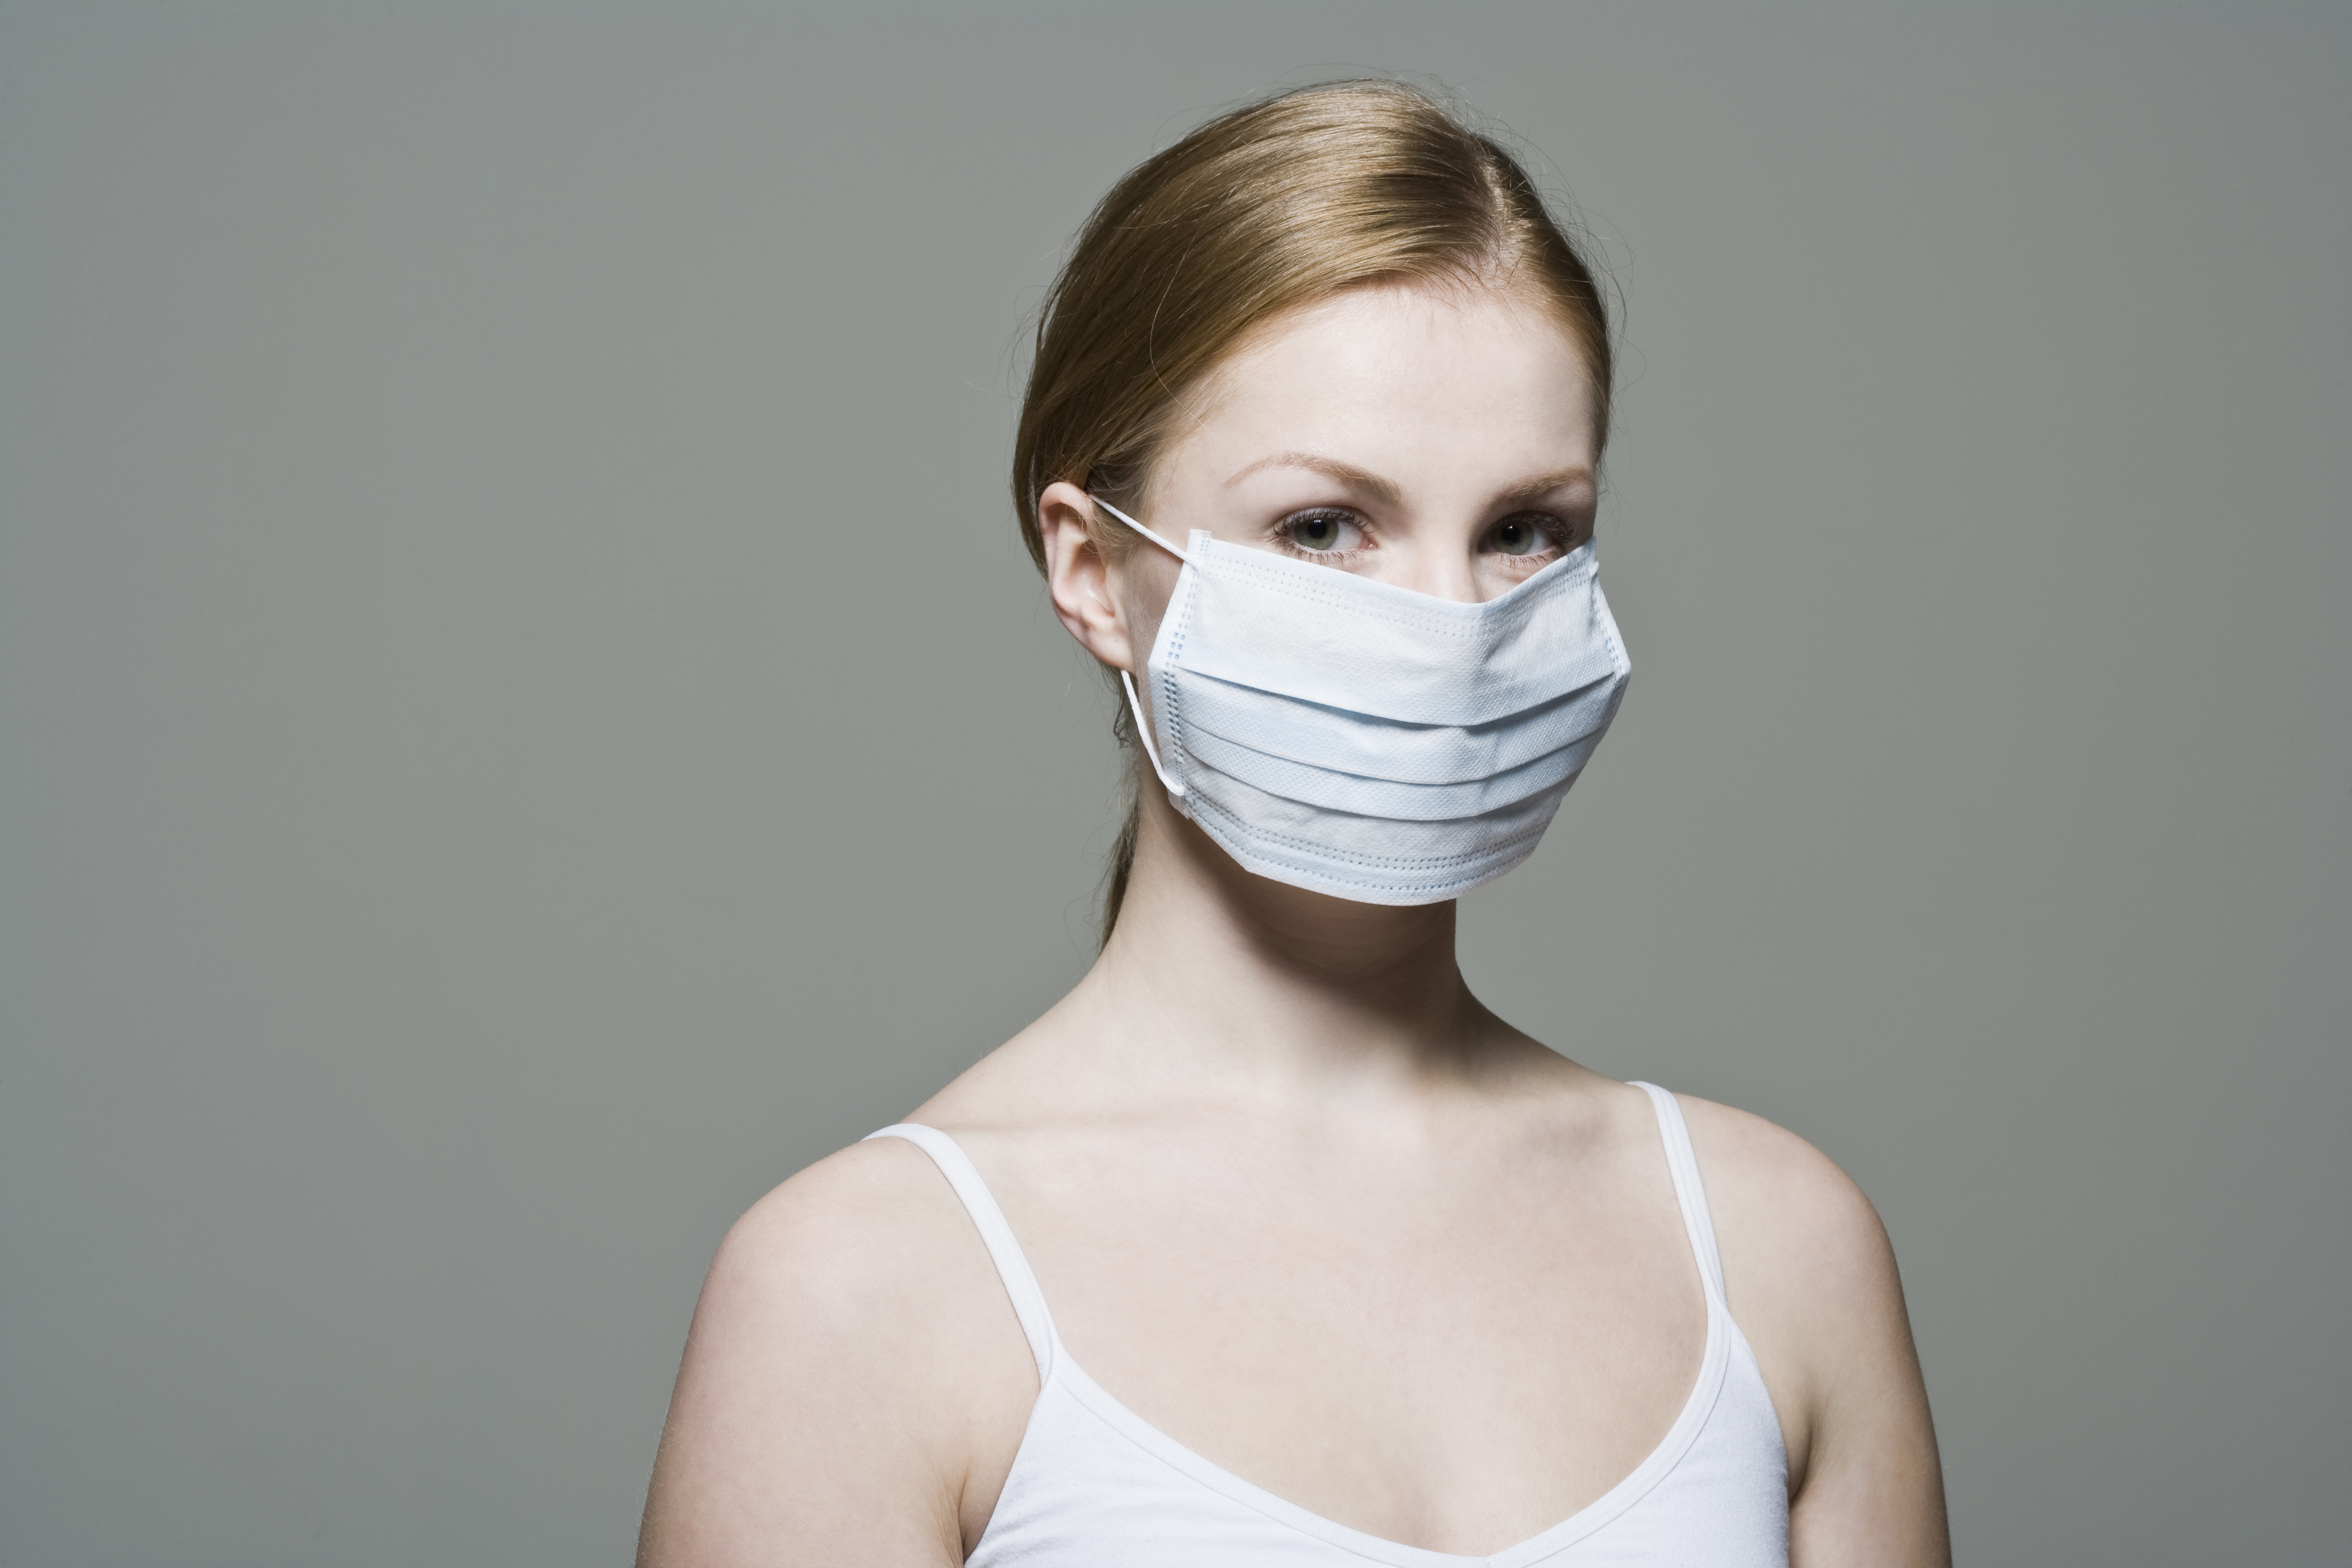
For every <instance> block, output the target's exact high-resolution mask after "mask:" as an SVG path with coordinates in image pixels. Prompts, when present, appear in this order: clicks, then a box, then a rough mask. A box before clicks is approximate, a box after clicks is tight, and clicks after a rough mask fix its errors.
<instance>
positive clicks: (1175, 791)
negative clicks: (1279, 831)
mask: <svg viewBox="0 0 2352 1568" xmlns="http://www.w3.org/2000/svg"><path fill="white" fill-rule="evenodd" d="M1087 500H1090V501H1093V502H1094V503H1095V505H1097V506H1098V507H1100V508H1102V509H1103V510H1105V511H1107V512H1108V513H1110V514H1111V516H1113V517H1115V518H1117V519H1118V520H1119V521H1121V522H1123V523H1125V524H1127V526H1128V527H1129V528H1131V529H1133V530H1135V531H1136V532H1138V533H1139V534H1141V535H1143V537H1144V538H1146V539H1148V540H1150V541H1151V542H1152V543H1154V544H1157V545H1158V546H1160V549H1162V550H1165V551H1166V552H1168V553H1169V554H1171V555H1173V556H1174V557H1176V559H1177V560H1179V561H1181V562H1182V563H1184V564H1185V565H1187V566H1190V565H1191V564H1192V557H1191V556H1189V555H1187V554H1185V553H1184V552H1182V551H1181V550H1179V549H1177V548H1176V547H1175V546H1174V545H1172V544H1171V543H1169V542H1167V541H1166V540H1164V539H1162V538H1160V536H1159V535H1158V534H1156V533H1154V532H1152V531H1150V529H1148V528H1146V527H1144V526H1143V524H1141V523H1139V522H1138V521H1135V519H1133V518H1131V517H1129V516H1128V515H1127V513H1125V512H1123V511H1121V510H1118V508H1117V507H1115V506H1113V505H1111V504H1110V502H1108V501H1107V500H1102V499H1100V498H1099V497H1096V496H1088V497H1087ZM1118 683H1119V684H1120V685H1121V686H1123V687H1125V688H1127V708H1128V711H1129V712H1130V713H1132V714H1134V715H1135V734H1136V738H1137V739H1138V740H1139V741H1141V742H1143V754H1144V755H1145V756H1146V757H1147V758H1149V759H1150V762H1151V771H1152V773H1153V774H1154V775H1155V776H1157V777H1158V778H1159V780H1160V788H1162V789H1164V790H1166V791H1167V792H1168V795H1169V798H1170V799H1171V800H1174V801H1176V802H1178V803H1179V805H1178V809H1179V810H1181V809H1182V805H1181V803H1182V801H1183V799H1184V786H1183V785H1182V784H1178V783H1177V782H1176V781H1175V780H1174V779H1171V778H1170V777H1169V776H1168V770H1167V769H1166V768H1163V767H1161V766H1160V749H1159V748H1158V747H1157V746H1154V745H1153V744H1152V743H1151V725H1150V722H1149V721H1146V720H1145V718H1144V717H1143V702H1142V700H1141V699H1139V697H1137V696H1136V694H1135V678H1134V677H1133V676H1131V675H1129V674H1128V672H1127V671H1125V670H1123V669H1122V670H1120V671H1119V672H1118ZM1187 815H1190V814H1189V813H1188V814H1187Z"/></svg>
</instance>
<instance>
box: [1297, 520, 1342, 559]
mask: <svg viewBox="0 0 2352 1568" xmlns="http://www.w3.org/2000/svg"><path fill="white" fill-rule="evenodd" d="M1341 526H1342V524H1341V523H1340V521H1339V519H1338V518H1337V517H1334V516H1333V515H1332V514H1330V513H1329V512H1322V513H1319V514H1313V515H1309V516H1307V517H1302V518H1299V519H1298V520H1297V521H1295V522H1293V523H1292V524H1291V525H1290V542H1292V543H1293V544H1296V545H1297V546H1298V548H1299V549H1301V550H1337V549H1338V548H1339V530H1340V528H1341Z"/></svg>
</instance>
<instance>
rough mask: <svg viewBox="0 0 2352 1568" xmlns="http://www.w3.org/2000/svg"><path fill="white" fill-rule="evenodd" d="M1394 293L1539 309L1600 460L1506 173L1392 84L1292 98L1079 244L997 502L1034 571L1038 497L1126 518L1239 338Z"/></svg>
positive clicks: (1558, 253)
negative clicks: (1457, 295)
mask: <svg viewBox="0 0 2352 1568" xmlns="http://www.w3.org/2000/svg"><path fill="white" fill-rule="evenodd" d="M1401 282H1402V283H1418V284H1430V285H1437V286H1441V287H1451V288H1499V289H1508V290H1510V291H1512V292H1514V293H1517V294H1519V295H1521V296H1522V297H1524V298H1526V299H1528V300H1530V301H1532V302H1533V303H1535V304H1537V305H1538V306H1539V307H1541V308H1543V309H1545V310H1548V311H1549V313H1550V314H1551V315H1552V316H1553V317H1554V318H1555V319H1556V320H1557V321H1559V325H1560V326H1561V327H1562V328H1563V329H1564V330H1565V331H1567V332H1568V334H1569V336H1570V339H1571V341H1573V342H1575V343H1576V344H1577V346H1578V348H1579V349H1580V351H1581V352H1582V353H1583V355H1584V359H1585V363H1586V364H1587V365H1588V366H1590V367H1591V373H1592V384H1593V393H1594V397H1593V407H1594V415H1593V418H1594V424H1595V426H1596V428H1595V431H1594V438H1595V444H1596V447H1598V446H1599V445H1600V444H1601V443H1604V442H1605V441H1606V439H1607V436H1608V429H1609V395H1610V387H1611V377H1612V363H1611V354H1610V342H1609V315H1608V308H1607V305H1606V303H1605V301H1604V300H1603V299H1602V296H1601V289H1600V286H1599V283H1598V282H1597V280H1596V279H1595V277H1594V274H1593V271H1592V268H1591V267H1590V266H1588V265H1587V264H1586V262H1585V259H1584V258H1583V256H1582V255H1581V254H1580V252H1579V251H1578V249H1577V247H1576V246H1575V245H1574V244H1572V243H1571V242H1570V239H1569V237H1568V235H1567V234H1566V233H1565V232H1564V231H1563V229H1562V227H1561V226H1560V225H1559V223H1558V222H1557V221H1555V219H1554V218H1553V217H1552V216H1551V215H1550V213H1549V212H1548V211H1547V210H1546V208H1545V205H1544V201H1543V198H1542V196H1541V195H1539V194H1538V192H1537V190H1536V187H1535V184H1534V182H1533V181H1531V180H1529V179H1528V174H1527V172H1526V171H1525V170H1524V169H1522V168H1521V167H1520V166H1519V164H1518V163H1517V160H1516V159H1514V158H1513V157H1512V156H1511V155H1510V154H1509V153H1507V152H1505V151H1504V150H1503V148H1502V146H1501V145H1500V144H1499V143H1497V142H1496V141H1495V140H1494V139H1493V138H1491V137H1488V136H1485V135H1482V134H1480V133H1478V132H1475V131H1473V130H1471V129H1470V128H1469V127H1468V126H1466V125H1465V124H1463V123H1462V121H1460V120H1458V119H1457V118H1455V117H1454V115H1453V114H1451V113H1449V112H1448V111H1447V110H1445V108H1444V106H1442V105H1440V104H1439V103H1437V102H1436V101H1435V100H1433V99H1431V98H1430V97H1429V96H1428V95H1427V94H1425V93H1423V92H1420V91H1417V90H1416V89H1412V88H1410V87H1406V86H1404V85H1402V84H1400V83H1396V82H1389V81H1344V82H1333V83H1328V84H1326V85H1324V86H1320V87H1309V88H1302V89H1297V90H1295V91H1291V92H1285V93H1280V94H1277V95H1276V96H1275V97H1272V98H1269V99H1265V100H1262V101H1260V102H1256V103H1253V104H1249V105H1246V106H1244V107H1243V108H1241V109H1237V110H1233V111H1231V112H1230V113H1226V114H1223V115H1220V116H1218V117H1217V118H1216V119H1214V120H1212V121H1209V122H1208V123H1207V124H1205V125H1202V127H1200V128H1199V129H1198V130H1196V131H1194V132H1192V134H1191V135H1189V136H1186V137H1185V138H1184V139H1183V140H1181V142H1177V143H1176V144H1175V145H1174V146H1172V147H1170V148H1169V149H1168V150H1167V151H1165V152H1163V153H1159V154H1157V155H1156V156H1154V157H1152V158H1150V159H1149V160H1147V161H1146V162H1145V163H1142V164H1141V165H1140V166H1139V167H1138V168H1136V169H1135V170H1134V171H1133V172H1132V173H1130V174H1129V175H1128V176H1127V177H1126V178H1125V179H1123V180H1121V181H1119V183H1118V184H1116V185H1114V186H1112V187H1111V190H1110V194H1109V195H1106V196H1104V197H1103V199H1102V201H1101V203H1100V205H1097V207H1096V208H1095V210H1094V213H1093V216H1090V217H1088V218H1087V223H1086V226H1085V227H1084V228H1082V229H1080V230H1079V232H1078V237H1077V243H1076V246H1075V247H1073V249H1072V251H1071V253H1070V258H1069V260H1068V261H1067V262H1066V264H1065V265H1064V266H1063V268H1062V272H1061V276H1060V277H1058V278H1056V279H1055V280H1054V285H1053V288H1052V289H1049V290H1048V291H1047V293H1046V296H1045V306H1044V309H1043V310H1042V312H1041V313H1040V316H1039V320H1038V323H1037V341H1036V351H1035V355H1034V359H1033V360H1032V361H1031V363H1030V370H1029V385H1028V392H1027V395H1026V396H1025V397H1024V400H1023V402H1022V406H1021V423H1020V426H1019V430H1018V433H1017V435H1016V436H1015V437H1014V440H1013V504H1014V506H1015V508H1016V509H1017V510H1018V512H1019V515H1020V519H1021V533H1022V538H1023V539H1024V541H1025V542H1027V544H1028V546H1029V553H1030V555H1031V557H1032V558H1034V560H1035V561H1036V563H1037V565H1038V569H1039V570H1040V571H1043V570H1044V569H1045V541H1044V539H1043V537H1042V535H1041V534H1040V531H1039V528H1038V520H1037V499H1038V497H1039V496H1040V495H1041V494H1042V493H1043V492H1044V490H1045V487H1046V486H1047V485H1049V484H1052V483H1054V482H1055V481H1056V480H1063V479H1066V480H1068V481H1069V482H1070V483H1072V484H1075V485H1077V486H1078V487H1079V488H1081V489H1085V490H1087V492H1089V493H1090V494H1093V495H1097V496H1101V497H1103V498H1104V499H1106V500H1110V501H1111V502H1112V503H1114V504H1116V505H1122V506H1125V507H1127V508H1128V509H1129V510H1134V508H1136V507H1138V506H1140V505H1141V503H1142V492H1143V489H1144V488H1145V486H1146V484H1147V483H1148V481H1149V479H1150V466H1151V461H1152V458H1153V457H1154V455H1155V453H1156V450H1157V448H1158V447H1159V445H1160V440H1161V438H1162V437H1163V435H1164V433H1165V429H1166V426H1167V423H1168V420H1169V416H1171V414H1172V413H1173V412H1174V410H1175V408H1176V407H1177V405H1178V404H1179V402H1180V401H1181V398H1182V397H1183V395H1185V394H1186V393H1187V392H1188V391H1190V390H1191V389H1192V387H1194V386H1195V385H1197V384H1199V382H1200V380H1201V378H1202V376H1204V375H1205V374H1207V373H1208V372H1209V371H1210V370H1211V369H1213V367H1214V366H1215V365H1216V364H1217V363H1219V362H1220V361H1221V360H1223V358H1224V357H1225V356H1226V355H1227V354H1228V353H1231V352H1232V351H1233V350H1234V348H1235V347H1237V346H1238V345H1239V344H1240V342H1241V341H1242V340H1243V339H1244V338H1245V337H1246V336H1248V335H1249V334H1250V333H1251V332H1252V331H1255V329H1257V328H1259V327H1261V326H1263V325H1264V324H1265V323H1266V322H1268V321H1272V320H1273V319H1275V318H1276V317H1277V316H1280V315H1282V314H1284V313H1285V312H1286V311H1289V310H1295V309H1297V308H1298V307H1300V306H1303V305H1306V304H1308V303H1310V302H1312V301H1315V300H1321V299H1324V298H1327V297H1328V296H1329V295H1332V294H1335V293H1337V292H1339V290H1341V289H1350V288H1357V287H1361V286H1364V285H1369V284H1379V283H1401ZM1091 521H1092V525H1093V526H1094V527H1096V528H1097V530H1099V529H1100V527H1101V525H1102V523H1103V521H1104V520H1102V519H1100V518H1095V519H1093V520H1091ZM1094 541H1095V544H1096V547H1097V548H1098V549H1100V550H1102V551H1104V552H1105V553H1107V554H1110V555H1114V556H1116V555H1118V554H1121V553H1123V552H1125V551H1126V550H1127V549H1129V548H1130V547H1131V542H1132V541H1131V536H1129V535H1128V534H1127V532H1126V531H1125V530H1124V529H1118V530H1116V531H1114V532H1111V533H1105V532H1101V531H1097V532H1096V533H1095V535H1094ZM1113 728H1114V731H1115V732H1116V733H1117V734H1118V739H1119V741H1120V743H1121V744H1122V745H1124V746H1125V747H1126V748H1127V749H1128V752H1129V801H1128V806H1127V813H1126V819H1125V824H1124V826H1122V827H1121V828H1120V830H1119V835H1118V840H1117V842H1116V844H1115V845H1114V846H1113V848H1112V851H1111V864H1110V867H1109V868H1108V873H1107V874H1106V876H1105V879H1104V887H1103V903H1102V933H1101V934H1102V940H1103V941H1105V942H1108V940H1109V938H1110V933H1111V930H1112V928H1113V927H1114V926H1115V925H1116V924H1117V923H1118V910H1119V905H1120V903H1121V902H1122V900H1124V899H1125V897H1126V894H1127V880H1128V874H1129V870H1130V868H1132V866H1133V864H1134V858H1135V837H1136V828H1137V823H1138V820H1139V813H1138V805H1137V802H1136V800H1135V798H1134V794H1133V790H1134V784H1135V775H1134V767H1133V763H1134V750H1135V741H1134V731H1133V726H1132V724H1131V722H1130V721H1129V717H1128V713H1127V710H1126V707H1125V705H1124V704H1121V705H1120V707H1119V708H1118V719H1117V720H1116V721H1114V725H1113Z"/></svg>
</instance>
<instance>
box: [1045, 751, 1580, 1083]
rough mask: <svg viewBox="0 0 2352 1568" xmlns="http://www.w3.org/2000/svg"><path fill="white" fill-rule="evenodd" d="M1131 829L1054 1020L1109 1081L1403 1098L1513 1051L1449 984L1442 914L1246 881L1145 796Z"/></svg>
mask: <svg viewBox="0 0 2352 1568" xmlns="http://www.w3.org/2000/svg"><path fill="white" fill-rule="evenodd" d="M1064 1007H1065V1008H1074V1009H1076V1010H1077V1011H1078V1012H1079V1013H1080V1014H1081V1015H1082V1016H1085V1017H1086V1018H1087V1025H1088V1027H1087V1034H1088V1036H1090V1037H1092V1038H1094V1039H1095V1040H1097V1041H1098V1042H1101V1043H1102V1045H1103V1046H1104V1047H1108V1050H1109V1051H1110V1052H1111V1053H1112V1054H1113V1055H1114V1057H1115V1058H1127V1059H1125V1060H1121V1061H1117V1063H1116V1066H1115V1067H1114V1070H1116V1071H1118V1073H1119V1075H1120V1076H1121V1077H1129V1076H1130V1075H1135V1074H1140V1075H1142V1076H1143V1077H1144V1078H1145V1079H1149V1080H1150V1081H1151V1083H1152V1085H1153V1086H1154V1092H1159V1091H1160V1089H1165V1088H1169V1087H1172V1086H1176V1085H1181V1086H1182V1089H1183V1090H1184V1091H1185V1093H1184V1097H1185V1098H1193V1097H1197V1096H1202V1095H1206V1096H1210V1097H1213V1098H1219V1099H1223V1098H1226V1097H1227V1096H1229V1095H1237V1096H1241V1097H1244V1098H1248V1099H1253V1100H1257V1099H1262V1098H1264V1097H1265V1096H1267V1095H1269V1094H1270V1095H1273V1096H1276V1097H1277V1098H1285V1099H1286V1098H1288V1097H1289V1096H1290V1095H1291V1094H1293V1093H1304V1094H1307V1095H1309V1096H1311V1097H1314V1098H1315V1099H1317V1100H1325V1099H1328V1096H1330V1095H1331V1094H1332V1093H1334V1092H1335V1091H1338V1092H1343V1093H1344V1092H1346V1091H1347V1090H1349V1089H1352V1090H1354V1091H1356V1092H1359V1093H1362V1092H1370V1093H1374V1094H1378V1093H1380V1092H1381V1091H1383V1090H1387V1091H1391V1092H1395V1091H1403V1092H1406V1093H1413V1092H1415V1091H1419V1090H1427V1089H1434V1088H1436V1087H1438V1086H1439V1085H1441V1084H1446V1083H1451V1084H1455V1085H1459V1084H1461V1083H1463V1082H1464V1081H1465V1079H1469V1078H1473V1077H1475V1076H1479V1075H1480V1073H1481V1072H1482V1069H1485V1068H1490V1067H1492V1066H1495V1065H1496V1061H1495V1057H1496V1051H1497V1048H1498V1047H1500V1048H1501V1049H1502V1051H1503V1053H1504V1054H1505V1055H1514V1054H1516V1052H1515V1051H1514V1050H1513V1049H1512V1047H1513V1046H1514V1045H1515V1044H1516V1045H1530V1044H1531V1042H1525V1041H1524V1039H1523V1037H1519V1036H1517V1033H1516V1031H1513V1030H1510V1029H1509V1028H1507V1026H1504V1025H1502V1024H1501V1023H1500V1022H1499V1020H1497V1019H1496V1018H1495V1017H1494V1016H1493V1015H1492V1014H1490V1013H1488V1012H1487V1011H1486V1009H1485V1008H1484V1007H1483V1006H1481V1005H1479V1004H1478V1002H1477V1000H1476V998H1475V997H1473V996H1472V995H1471V994H1470V993H1469V990H1468V988H1467V987H1466V986H1465V984H1463V981H1462V973H1461V970H1460V969H1459V968H1458V967H1457V965H1456V964H1455V962H1454V905H1453V904H1452V903H1451V902H1446V903H1438V904H1425V905H1419V906H1404V907H1399V906H1390V905H1378V904H1360V903H1352V902H1349V901H1347V900H1340V899H1335V898H1330V897H1328V896H1326V895H1324V894H1320V893H1314V892H1308V891H1307V890H1305V889H1298V888H1293V887H1289V886H1287V885H1286V884H1283V883H1279V882H1274V881H1270V880H1268V879H1265V878H1263V877H1257V876H1253V875H1252V874H1250V873H1249V872H1246V871H1244V870H1243V869H1242V868H1240V867H1239V866H1238V865H1236V864H1235V863H1234V861H1233V859H1232V858H1230V857H1229V856H1227V855H1226V854H1225V852H1224V851H1223V849H1221V848H1219V847H1217V846H1216V845H1215V844H1214V843H1213V842H1212V841H1211V840H1210V839H1209V837H1208V836H1207V835H1205V834H1204V833H1202V831H1201V830H1200V829H1199V828H1198V827H1196V826H1193V825H1192V824H1191V823H1189V822H1186V821H1183V820H1182V819H1181V818H1179V817H1178V816H1176V815H1175V814H1174V812H1172V811H1171V810H1170V809H1169V807H1168V806H1167V805H1166V803H1165V802H1164V801H1163V800H1161V799H1159V798H1157V792H1152V797H1151V798H1147V799H1146V801H1145V802H1144V809H1143V816H1142V821H1141V823H1140V824H1139V834H1138V842H1137V845H1136V856H1135V863H1134V868H1133V869H1132V871H1131V873H1130V875H1129V881H1128V890H1127V898H1126V900H1125V903H1124V905H1123V906H1122V908H1121V909H1120V910H1119V914H1118V924H1117V926H1116V927H1115V928H1114V930H1113V931H1112V933H1111V938H1110V941H1109V942H1108V943H1107V944H1106V945H1105V947H1104V949H1103V952H1102V956H1101V957H1100V959H1098V960H1097V963H1096V964H1095V967H1094V969H1093V970H1092V971H1091V972H1090V973H1088V974H1087V978H1086V980H1085V981H1084V982H1082V983H1081V984H1080V985H1079V986H1078V988H1077V990H1076V991H1075V992H1074V993H1072V994H1071V996H1070V997H1069V999H1068V1001H1067V1002H1066V1004H1065V1005H1064ZM1063 1011H1064V1008H1056V1009H1055V1012H1056V1013H1060V1012H1063ZM1536 1048H1538V1049H1539V1048H1540V1047H1536ZM1105 1065H1107V1066H1110V1065H1113V1064H1112V1063H1106V1064H1105Z"/></svg>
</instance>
